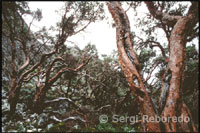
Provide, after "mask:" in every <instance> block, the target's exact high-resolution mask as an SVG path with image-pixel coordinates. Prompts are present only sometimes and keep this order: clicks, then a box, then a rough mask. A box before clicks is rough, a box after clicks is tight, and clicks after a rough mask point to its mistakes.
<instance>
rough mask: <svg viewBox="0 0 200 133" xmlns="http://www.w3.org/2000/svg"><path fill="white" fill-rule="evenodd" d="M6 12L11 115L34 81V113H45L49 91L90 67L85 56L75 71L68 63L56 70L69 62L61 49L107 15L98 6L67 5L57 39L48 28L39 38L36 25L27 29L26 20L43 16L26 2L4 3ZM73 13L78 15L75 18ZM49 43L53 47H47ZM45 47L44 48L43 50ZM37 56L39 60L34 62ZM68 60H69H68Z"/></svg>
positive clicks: (96, 4)
mask: <svg viewBox="0 0 200 133" xmlns="http://www.w3.org/2000/svg"><path fill="white" fill-rule="evenodd" d="M96 7H99V8H96ZM2 11H3V15H2V17H3V35H4V36H5V37H7V38H9V41H10V42H9V44H11V51H12V57H11V66H12V67H11V69H12V70H11V73H10V75H11V83H10V91H9V102H10V113H11V114H14V112H15V109H16V104H17V102H18V100H19V96H20V89H21V88H22V86H24V84H25V83H26V82H29V81H31V80H34V81H35V85H36V94H35V96H34V100H33V110H35V112H42V110H43V106H42V105H43V102H44V99H45V97H46V93H47V91H48V90H49V89H50V88H51V86H52V85H53V84H54V83H55V82H56V81H57V80H58V79H59V78H60V77H61V76H62V74H64V73H66V72H68V73H74V72H77V71H79V70H80V69H82V68H83V67H84V66H85V65H86V64H87V63H88V61H89V59H90V58H88V59H85V56H83V58H82V59H83V60H82V62H81V63H80V64H79V65H78V66H77V67H75V68H72V67H71V66H68V65H67V64H65V63H63V65H62V66H56V64H57V63H58V62H65V60H64V59H63V58H64V54H66V53H61V49H62V48H63V47H64V46H65V42H66V40H67V38H68V37H70V36H72V35H75V34H77V33H79V32H81V31H84V30H85V29H86V28H87V26H88V25H89V24H90V23H92V22H94V21H95V20H97V19H102V18H103V15H100V14H101V13H102V11H103V10H102V6H101V4H99V3H98V2H96V3H93V2H66V5H65V9H64V13H63V15H62V20H61V22H60V23H58V27H57V31H58V34H57V35H56V37H57V38H56V39H54V38H53V37H51V36H49V35H48V33H47V32H46V29H45V28H43V29H42V30H41V31H40V32H37V33H36V34H33V33H31V31H30V26H31V24H32V22H31V23H30V25H29V26H27V25H26V24H25V22H24V20H23V16H24V15H27V14H32V15H33V20H34V19H38V20H40V19H41V12H40V11H36V12H35V13H31V12H30V10H29V8H28V5H27V3H26V2H3V9H2ZM69 11H74V12H75V13H74V14H72V13H71V12H69ZM16 20H17V21H16ZM33 20H32V21H33ZM37 40H41V41H42V44H37V43H38V42H37ZM47 43H48V44H51V46H47V45H46V44H47ZM17 47H18V49H17ZM42 47H44V48H43V49H42ZM45 48H46V49H45ZM18 50H21V51H22V52H23V54H24V56H23V57H24V58H25V60H22V61H21V63H20V64H19V65H18V64H16V62H17V60H18V58H17V54H16V52H17V51H18ZM41 51H42V52H41ZM34 56H39V57H37V59H36V60H33V58H34ZM67 58H68V57H67ZM67 58H66V60H68V59H67Z"/></svg>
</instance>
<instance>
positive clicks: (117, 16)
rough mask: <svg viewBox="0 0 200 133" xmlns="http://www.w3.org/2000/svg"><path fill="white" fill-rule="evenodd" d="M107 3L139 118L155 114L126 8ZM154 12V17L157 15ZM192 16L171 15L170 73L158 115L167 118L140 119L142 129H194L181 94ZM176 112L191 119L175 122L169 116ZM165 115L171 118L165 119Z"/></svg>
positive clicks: (176, 114) (120, 59) (117, 4)
mask: <svg viewBox="0 0 200 133" xmlns="http://www.w3.org/2000/svg"><path fill="white" fill-rule="evenodd" d="M147 4H149V7H148V8H149V10H150V12H151V13H156V11H154V9H153V6H152V3H147ZM107 6H108V9H109V12H110V13H111V15H112V17H113V19H114V21H115V24H116V37H117V47H118V54H119V61H120V64H121V66H122V70H123V72H124V74H125V76H126V79H127V80H128V84H129V86H130V88H131V90H132V93H133V95H135V96H136V98H137V99H138V102H139V105H140V107H139V108H140V111H141V114H142V118H144V117H143V116H144V115H147V116H148V118H150V117H154V118H155V117H156V115H158V114H157V113H156V109H155V108H154V103H152V101H151V97H150V95H148V93H147V91H146V87H145V84H144V80H143V78H142V75H141V68H140V64H139V61H138V59H137V56H136V53H135V51H134V50H133V44H132V41H131V37H130V24H129V20H128V17H127V15H126V12H125V11H124V10H123V8H122V7H121V5H120V3H119V2H107ZM189 12H190V11H189ZM159 15H160V14H159ZM154 16H155V17H157V16H156V15H154ZM159 17H160V16H159ZM161 17H162V16H161ZM194 17H195V15H194V12H193V11H191V12H190V13H189V15H188V16H187V17H180V16H179V17H173V19H174V20H173V21H176V20H177V22H176V24H175V26H174V28H173V30H172V33H171V36H170V51H169V52H170V58H169V63H168V67H169V71H171V74H172V77H171V80H170V86H169V92H168V97H167V100H166V104H165V106H164V109H163V110H162V113H161V115H160V118H163V117H164V118H167V121H166V122H165V121H162V122H161V123H159V122H156V121H154V122H148V121H147V122H145V121H144V119H143V120H142V126H143V128H144V129H143V130H144V131H154V132H160V131H165V132H176V131H188V132H196V128H195V125H194V123H193V121H192V116H191V113H190V111H189V109H188V108H187V106H186V105H185V103H184V101H183V99H182V97H181V96H182V90H181V89H182V88H183V81H184V67H185V59H186V52H185V47H186V38H187V30H189V29H188V28H189V27H190V26H192V25H193V24H194V23H193V21H192V19H193V18H194ZM135 79H136V80H135ZM179 116H183V118H187V117H189V118H190V121H188V122H186V121H185V122H177V121H176V122H175V121H173V120H172V119H173V117H175V118H178V117H179ZM168 118H171V119H169V120H168Z"/></svg>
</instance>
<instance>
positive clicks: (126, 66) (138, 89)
mask: <svg viewBox="0 0 200 133" xmlns="http://www.w3.org/2000/svg"><path fill="white" fill-rule="evenodd" d="M107 6H108V9H109V11H110V13H111V15H112V17H113V19H114V21H115V23H116V37H117V47H118V54H119V61H120V64H121V66H122V70H123V72H124V75H125V77H126V79H127V80H128V84H129V86H130V88H131V90H132V93H133V95H135V96H136V97H137V99H138V102H139V106H140V111H141V114H142V116H143V115H147V116H148V117H155V116H156V112H155V109H154V108H153V103H152V101H151V99H150V96H149V95H148V93H147V91H146V87H145V85H144V82H143V81H144V80H143V78H142V77H141V67H140V64H139V61H138V58H137V55H136V52H135V51H134V49H133V44H132V41H131V36H130V24H129V20H128V17H127V15H126V12H125V11H124V10H123V9H122V7H121V5H120V3H119V2H108V3H107ZM135 77H136V80H137V82H134V80H133V79H134V78H135ZM142 125H143V128H144V131H157V132H159V131H161V130H160V125H159V122H146V121H142Z"/></svg>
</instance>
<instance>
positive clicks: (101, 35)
mask: <svg viewBox="0 0 200 133" xmlns="http://www.w3.org/2000/svg"><path fill="white" fill-rule="evenodd" d="M28 3H29V7H30V9H31V10H36V9H37V8H39V9H41V10H42V16H43V18H42V20H41V21H39V22H37V21H34V23H33V26H32V27H31V30H32V31H38V30H39V28H41V27H43V26H46V28H49V27H50V26H56V22H58V21H59V20H60V17H59V15H58V14H57V13H56V12H55V11H56V10H59V9H60V8H61V7H62V6H64V2H28ZM104 9H105V16H106V17H108V20H103V21H98V22H95V23H91V24H90V25H89V26H88V28H87V29H86V31H85V32H81V33H80V34H77V35H75V36H73V37H71V38H69V39H68V40H70V41H73V42H75V44H76V45H78V46H79V47H80V48H81V49H82V48H84V47H85V45H87V44H88V43H91V44H95V45H96V48H97V50H98V52H99V54H100V55H101V54H107V55H109V54H111V52H112V51H113V50H117V45H116V33H115V28H112V27H111V25H109V24H108V23H107V22H108V21H109V23H111V21H112V18H111V14H110V13H109V12H108V9H107V6H106V5H105V4H104ZM124 9H125V10H126V9H127V7H124ZM146 12H148V10H147V8H146V6H145V5H144V3H142V6H141V7H139V8H138V9H137V13H138V16H140V17H142V15H144V14H145V13H146ZM127 15H128V17H129V21H130V25H131V29H134V31H136V30H137V29H136V28H135V27H134V14H133V10H132V9H130V10H129V11H128V12H127ZM25 21H26V22H27V23H30V19H29V18H28V17H27V18H26V19H25ZM137 32H139V31H137ZM158 32H159V33H158V36H157V37H158V41H159V40H160V41H161V42H163V41H164V42H166V41H167V40H166V38H165V37H163V36H165V35H164V32H163V31H162V30H159V31H158ZM138 36H140V35H138ZM68 45H70V46H72V44H70V43H69V44H68Z"/></svg>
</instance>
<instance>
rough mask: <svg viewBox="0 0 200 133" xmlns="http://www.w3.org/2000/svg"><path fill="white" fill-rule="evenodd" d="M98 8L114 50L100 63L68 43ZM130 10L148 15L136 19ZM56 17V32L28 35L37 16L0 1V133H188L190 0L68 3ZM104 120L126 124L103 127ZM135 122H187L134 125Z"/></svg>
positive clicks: (89, 51) (192, 64)
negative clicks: (149, 119) (159, 119)
mask: <svg viewBox="0 0 200 133" xmlns="http://www.w3.org/2000/svg"><path fill="white" fill-rule="evenodd" d="M104 6H107V8H108V10H109V12H108V13H110V14H111V16H112V19H113V20H109V19H108V20H107V21H110V22H111V24H112V26H113V28H115V29H116V45H117V47H118V50H117V51H113V52H112V53H111V54H110V55H102V56H101V57H100V56H99V53H98V49H97V48H96V46H95V44H91V43H88V44H87V45H86V46H85V47H84V48H83V49H81V48H79V47H78V46H77V45H75V46H69V45H68V42H67V41H66V40H67V39H68V38H69V37H72V36H75V35H77V34H80V33H84V31H85V30H86V29H87V28H88V27H89V26H90V24H91V23H96V22H97V21H102V20H104V19H105V13H106V12H105V11H104ZM124 7H127V8H124ZM140 7H145V8H147V10H148V13H144V16H139V15H138V8H140ZM131 11H133V12H132V15H133V16H134V25H131V24H130V22H129V21H130V17H129V16H128V15H127V12H131ZM59 14H60V15H61V18H62V19H61V21H60V22H58V23H57V25H56V27H51V28H50V29H47V28H45V27H42V28H41V29H40V30H39V31H37V32H33V31H31V26H32V25H33V24H34V21H40V20H41V19H42V18H43V15H42V11H41V10H40V9H38V10H36V11H32V10H30V8H29V6H28V3H27V2H7V1H3V2H2V113H3V117H2V122H3V123H2V126H3V127H2V130H3V132H8V131H10V132H12V131H18V132H29V131H30V132H40V131H48V132H70V131H89V132H94V131H109V132H110V131H112V132H115V131H117V132H139V131H145V132H146V131H165V132H166V131H183V132H184V131H189V132H195V131H197V127H198V117H197V116H198V107H197V105H198V97H199V90H198V74H199V69H198V59H199V52H198V51H197V50H196V46H197V43H198V41H196V40H198V39H199V36H198V34H199V20H198V18H199V17H198V3H197V2H186V3H184V2H161V1H159V2H90V1H88V2H81V1H78V2H75V1H68V2H65V5H64V8H63V9H61V10H59ZM25 15H29V16H31V18H32V21H31V23H29V24H28V23H26V21H25V20H24V16H25ZM131 27H134V28H135V29H134V28H133V30H132V28H131ZM136 29H137V30H136ZM94 30H95V29H94ZM51 32H54V33H56V35H55V36H52V35H51V34H50V33H51ZM161 36H162V38H160V37H161ZM99 37H100V36H99ZM86 39H87V38H86ZM102 39H103V38H102ZM108 45H109V44H108ZM103 114H104V115H106V116H107V119H108V121H106V122H103V121H101V119H100V118H101V116H102V115H103ZM114 115H115V120H117V118H119V117H120V116H121V118H119V119H122V118H125V117H126V118H129V119H128V121H127V119H126V121H125V122H122V121H123V120H122V121H118V122H113V118H114ZM144 115H148V116H155V115H157V116H162V117H169V116H170V117H173V116H176V117H178V116H181V115H182V116H184V117H189V118H190V120H191V121H189V122H186V123H184V122H183V123H181V122H172V121H170V123H169V122H144V121H142V118H143V116H144ZM117 116H118V117H117ZM130 116H138V120H137V121H135V122H134V123H133V120H132V119H131V117H130ZM104 120H105V119H104Z"/></svg>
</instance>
